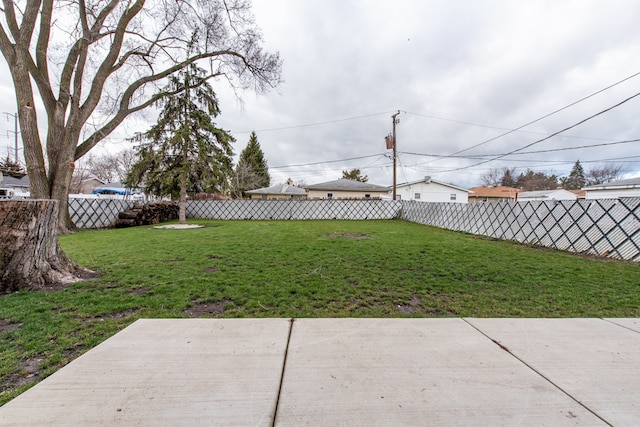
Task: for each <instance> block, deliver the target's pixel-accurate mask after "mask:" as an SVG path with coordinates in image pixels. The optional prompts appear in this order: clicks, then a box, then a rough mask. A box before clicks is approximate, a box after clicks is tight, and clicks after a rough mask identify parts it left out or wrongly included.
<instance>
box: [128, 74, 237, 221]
mask: <svg viewBox="0 0 640 427" xmlns="http://www.w3.org/2000/svg"><path fill="white" fill-rule="evenodd" d="M161 104H162V105H163V109H162V111H161V112H160V116H159V118H158V123H156V124H155V125H154V126H152V127H151V129H149V130H148V131H147V132H146V133H145V134H144V135H142V137H143V140H144V142H143V143H142V144H140V146H139V147H138V148H137V156H138V161H137V162H136V163H135V164H134V165H133V167H132V170H131V171H130V172H129V174H128V176H127V179H126V180H125V184H126V185H127V186H130V187H137V186H139V185H141V184H142V185H143V188H144V191H145V192H146V193H147V194H152V195H156V196H160V197H164V196H170V197H171V198H172V199H174V200H175V199H176V198H179V199H180V215H179V221H180V223H181V224H184V223H185V222H186V212H185V211H186V199H187V193H191V194H193V193H198V192H214V191H218V192H221V191H223V190H224V189H225V188H226V185H227V180H228V178H229V177H230V175H231V173H232V170H233V169H232V161H231V156H232V155H233V150H232V148H231V143H232V142H234V141H235V140H234V138H233V137H232V136H231V135H230V134H229V133H228V132H227V131H225V130H222V129H219V128H217V127H216V126H215V124H214V122H213V120H212V117H216V116H218V114H220V109H219V107H218V99H217V98H216V95H215V92H214V91H213V88H212V87H211V85H209V83H208V82H207V80H206V73H205V72H204V70H202V69H200V68H198V67H197V66H195V65H193V64H192V65H190V66H189V67H187V68H186V69H185V70H183V71H181V72H179V73H178V74H177V75H173V76H171V77H170V81H169V84H168V85H167V87H166V88H165V89H164V91H163V92H162V98H161Z"/></svg>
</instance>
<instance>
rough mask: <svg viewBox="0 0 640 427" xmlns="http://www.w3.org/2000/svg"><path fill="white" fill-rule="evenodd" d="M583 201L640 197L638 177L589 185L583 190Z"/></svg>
mask: <svg viewBox="0 0 640 427" xmlns="http://www.w3.org/2000/svg"><path fill="white" fill-rule="evenodd" d="M583 190H585V191H586V192H587V194H586V196H585V199H587V200H593V199H618V198H620V197H640V177H636V178H630V179H623V180H621V181H611V182H606V183H604V184H597V185H590V186H588V187H585V188H583Z"/></svg>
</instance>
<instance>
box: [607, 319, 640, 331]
mask: <svg viewBox="0 0 640 427" xmlns="http://www.w3.org/2000/svg"><path fill="white" fill-rule="evenodd" d="M600 320H604V321H605V322H607V323H610V324H612V325H615V326H618V327H620V328H624V329H627V330H629V331H631V332H635V333H636V334H640V331H636V330H635V329H633V328H630V327H628V326H625V325H621V324H619V323H616V322H614V321H613V320H609V319H604V318H602V317H601V318H600Z"/></svg>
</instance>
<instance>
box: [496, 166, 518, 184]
mask: <svg viewBox="0 0 640 427" xmlns="http://www.w3.org/2000/svg"><path fill="white" fill-rule="evenodd" d="M515 174H516V169H515V168H511V169H509V168H504V169H503V174H502V179H501V180H500V185H502V186H503V187H515V186H516V185H518V184H517V181H516V177H515Z"/></svg>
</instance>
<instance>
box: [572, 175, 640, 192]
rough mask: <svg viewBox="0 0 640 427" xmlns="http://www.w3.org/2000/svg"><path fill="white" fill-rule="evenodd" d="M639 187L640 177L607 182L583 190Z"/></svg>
mask: <svg viewBox="0 0 640 427" xmlns="http://www.w3.org/2000/svg"><path fill="white" fill-rule="evenodd" d="M639 187H640V176H638V177H635V178H629V179H622V180H620V181H611V182H605V183H604V184H596V185H590V186H588V187H584V188H583V190H609V189H616V190H619V189H621V188H639Z"/></svg>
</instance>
